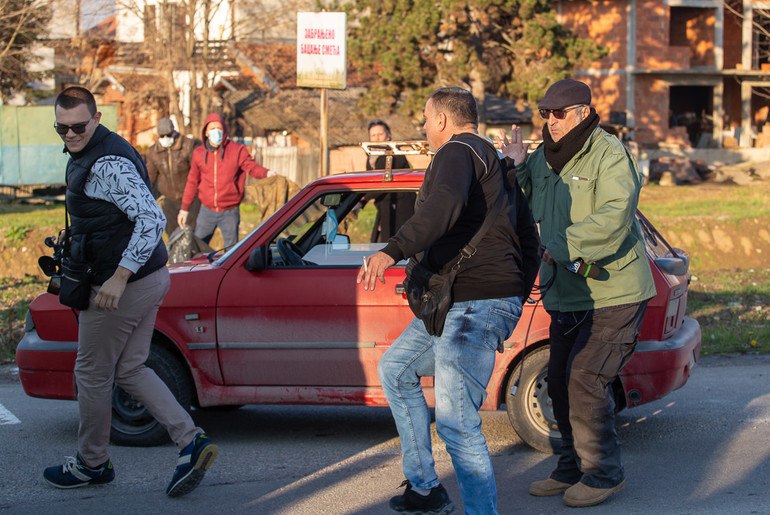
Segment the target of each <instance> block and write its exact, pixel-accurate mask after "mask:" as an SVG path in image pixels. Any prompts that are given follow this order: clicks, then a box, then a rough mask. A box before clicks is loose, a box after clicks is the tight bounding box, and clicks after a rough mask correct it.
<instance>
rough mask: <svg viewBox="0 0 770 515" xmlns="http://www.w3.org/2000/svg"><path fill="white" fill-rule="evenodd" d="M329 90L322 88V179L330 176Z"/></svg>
mask: <svg viewBox="0 0 770 515" xmlns="http://www.w3.org/2000/svg"><path fill="white" fill-rule="evenodd" d="M328 111H329V90H328V89H326V88H321V177H326V176H327V175H329V134H328V131H329V125H328V121H329V120H328Z"/></svg>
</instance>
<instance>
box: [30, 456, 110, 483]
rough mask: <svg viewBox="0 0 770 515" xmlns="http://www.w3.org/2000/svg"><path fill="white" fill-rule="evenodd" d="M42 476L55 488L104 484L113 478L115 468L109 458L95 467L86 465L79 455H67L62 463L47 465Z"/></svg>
mask: <svg viewBox="0 0 770 515" xmlns="http://www.w3.org/2000/svg"><path fill="white" fill-rule="evenodd" d="M43 477H44V478H45V480H46V481H48V482H49V483H50V484H52V485H53V486H55V487H56V488H77V487H79V486H87V485H106V484H107V483H109V482H110V481H112V480H113V479H115V470H113V468H112V462H111V461H110V460H107V461H105V462H104V463H102V464H101V465H99V466H98V467H96V468H91V467H87V466H86V465H85V464H84V463H83V462H82V461H80V456H67V457H66V458H65V460H64V465H56V466H54V467H48V468H47V469H45V470H44V471H43Z"/></svg>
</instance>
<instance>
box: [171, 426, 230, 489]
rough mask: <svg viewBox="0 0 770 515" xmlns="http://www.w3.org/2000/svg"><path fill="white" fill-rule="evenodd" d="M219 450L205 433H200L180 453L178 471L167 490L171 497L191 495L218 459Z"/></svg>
mask: <svg viewBox="0 0 770 515" xmlns="http://www.w3.org/2000/svg"><path fill="white" fill-rule="evenodd" d="M218 451H219V448H218V447H217V446H216V445H214V443H213V442H212V441H211V440H210V439H209V437H208V436H206V435H205V434H203V433H198V434H197V435H195V438H193V441H192V442H190V444H189V445H188V446H187V447H185V448H184V449H182V450H181V451H179V459H178V460H177V462H176V470H175V471H174V477H172V478H171V483H169V484H168V488H166V494H167V495H168V496H169V497H179V496H180V495H185V494H189V493H190V492H192V491H193V490H195V488H196V487H197V486H198V485H199V484H200V482H201V480H202V479H203V476H204V474H206V471H207V470H208V469H209V467H210V466H211V464H212V463H213V462H214V458H216V457H217V452H218Z"/></svg>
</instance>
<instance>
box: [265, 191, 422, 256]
mask: <svg viewBox="0 0 770 515" xmlns="http://www.w3.org/2000/svg"><path fill="white" fill-rule="evenodd" d="M415 194H416V192H415V191H408V192H405V191H393V190H390V191H388V190H384V191H380V190H377V191H342V192H332V193H328V192H327V193H324V194H322V195H320V196H319V197H317V198H315V199H314V200H313V201H312V202H311V203H310V204H308V205H307V206H306V207H305V208H304V209H302V210H301V211H299V212H298V213H297V215H296V216H295V217H294V218H293V219H292V220H291V221H290V222H289V223H288V224H287V225H286V226H285V227H284V228H283V229H282V230H281V231H280V232H279V233H278V234H277V235H276V237H275V238H273V240H272V241H271V242H270V256H271V259H270V262H271V265H272V266H360V265H361V263H362V259H363V257H364V256H368V255H370V254H372V253H373V252H376V251H377V250H380V249H382V248H383V247H384V246H385V245H386V242H385V241H383V240H382V238H381V236H380V232H379V230H380V229H381V228H382V226H383V225H384V224H385V222H383V221H382V219H381V218H380V217H381V216H382V215H381V213H378V209H381V207H382V204H380V207H379V208H378V206H377V203H378V202H382V201H383V199H385V200H384V202H385V204H387V206H386V207H388V208H390V204H389V203H390V202H391V201H393V202H395V201H396V200H398V199H400V200H398V201H400V202H404V203H406V204H411V205H410V206H409V207H410V208H413V205H414V199H415ZM390 195H397V196H398V197H396V196H390ZM402 195H403V196H402ZM393 199H395V200H393ZM372 201H374V202H372ZM375 225H376V228H377V230H375ZM395 229H397V227H393V228H391V230H395ZM385 240H386V239H385Z"/></svg>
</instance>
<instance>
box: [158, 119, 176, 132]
mask: <svg viewBox="0 0 770 515" xmlns="http://www.w3.org/2000/svg"><path fill="white" fill-rule="evenodd" d="M172 132H174V122H172V121H171V120H169V119H168V118H161V119H160V120H158V134H159V135H161V136H165V135H167V134H171V133H172Z"/></svg>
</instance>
